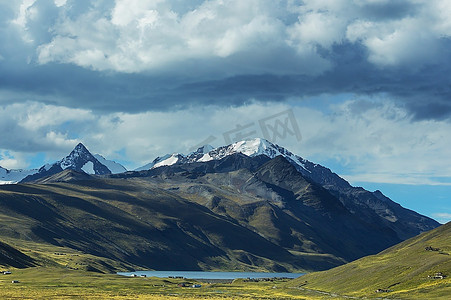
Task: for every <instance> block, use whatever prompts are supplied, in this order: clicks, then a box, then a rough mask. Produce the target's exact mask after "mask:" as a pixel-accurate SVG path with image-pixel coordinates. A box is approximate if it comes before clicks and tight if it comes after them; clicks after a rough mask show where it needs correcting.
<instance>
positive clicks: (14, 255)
mask: <svg viewBox="0 0 451 300" xmlns="http://www.w3.org/2000/svg"><path fill="white" fill-rule="evenodd" d="M35 265H36V263H35V261H34V260H33V258H31V257H29V256H28V255H26V254H24V253H22V252H21V251H20V250H18V249H16V248H14V247H12V246H11V245H8V244H6V243H4V242H2V241H0V266H2V267H14V268H26V267H33V266H35Z"/></svg>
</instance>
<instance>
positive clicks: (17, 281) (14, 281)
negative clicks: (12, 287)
mask: <svg viewBox="0 0 451 300" xmlns="http://www.w3.org/2000/svg"><path fill="white" fill-rule="evenodd" d="M19 282H20V281H19V280H13V281H11V283H19Z"/></svg>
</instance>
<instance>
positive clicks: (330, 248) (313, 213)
mask: <svg viewBox="0 0 451 300" xmlns="http://www.w3.org/2000/svg"><path fill="white" fill-rule="evenodd" d="M111 177H114V178H133V177H144V178H148V180H152V181H153V182H155V183H158V184H159V186H160V187H161V188H164V189H165V190H167V191H169V192H171V193H173V194H176V195H179V196H180V197H183V198H184V199H190V200H191V201H193V202H196V203H198V204H201V205H204V206H205V207H207V208H208V209H210V210H211V211H213V212H215V213H217V214H219V215H223V216H225V217H227V218H230V219H233V220H236V221H237V222H238V223H239V224H240V225H242V226H245V227H246V228H248V229H250V230H252V231H254V232H256V233H258V234H259V235H261V236H263V237H265V238H266V239H268V240H269V241H271V242H272V243H275V244H277V245H279V246H281V247H284V248H285V249H287V250H289V251H290V252H291V253H295V254H296V255H298V257H300V258H302V259H304V260H309V261H310V263H312V264H314V268H315V269H317V270H318V269H324V268H330V267H333V266H336V265H339V264H342V263H344V262H347V261H351V260H354V259H356V258H359V257H362V256H365V255H368V254H374V253H377V252H379V251H381V250H383V249H385V248H387V247H390V246H392V245H394V244H396V243H398V242H400V241H401V238H399V237H398V235H397V234H396V232H395V231H394V230H392V229H390V228H389V227H388V226H386V225H384V224H370V223H368V222H366V221H363V220H361V219H360V218H358V217H357V216H356V215H355V214H353V213H351V212H350V211H349V210H348V209H347V208H346V207H345V206H344V205H343V204H342V203H341V202H340V201H339V200H338V198H337V197H335V196H334V195H332V194H331V193H330V192H329V191H328V190H326V189H325V188H323V187H322V186H321V185H319V184H317V183H315V182H313V181H312V180H310V179H308V178H306V177H304V176H303V175H302V174H301V173H299V172H298V171H297V169H296V168H295V167H294V166H293V165H292V164H291V163H290V162H289V161H288V160H287V159H286V158H284V157H283V156H277V157H276V158H274V159H270V158H269V157H268V156H266V155H258V156H254V157H249V156H246V155H244V154H242V153H235V154H231V155H227V156H224V158H222V159H220V160H209V161H206V162H196V163H186V164H175V165H171V166H164V167H159V168H155V169H152V170H148V171H141V172H129V173H124V174H117V175H112V176H111Z"/></svg>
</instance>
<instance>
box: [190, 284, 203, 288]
mask: <svg viewBox="0 0 451 300" xmlns="http://www.w3.org/2000/svg"><path fill="white" fill-rule="evenodd" d="M192 287H193V288H200V287H202V285H200V284H193V285H192Z"/></svg>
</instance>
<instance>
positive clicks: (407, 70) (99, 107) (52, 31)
mask: <svg viewBox="0 0 451 300" xmlns="http://www.w3.org/2000/svg"><path fill="white" fill-rule="evenodd" d="M128 2H129V3H128ZM251 2H252V3H253V4H252V3H250V4H242V3H241V4H238V2H236V1H228V5H229V6H228V8H227V10H228V11H226V10H225V9H224V8H223V7H220V5H219V4H217V3H216V2H214V1H213V2H208V3H207V2H204V1H196V2H190V5H188V4H186V3H185V4H182V2H180V1H160V3H159V4H152V3H151V2H148V3H147V1H142V2H140V4H139V5H141V6H139V5H138V4H136V3H138V2H136V1H135V2H134V1H131V0H130V1H125V0H124V1H118V2H117V3H116V6H115V5H114V3H112V2H111V1H103V2H102V1H101V2H99V3H100V4H97V5H93V4H92V3H90V1H68V4H66V6H62V7H56V5H55V4H54V2H53V1H42V0H38V1H36V2H35V3H34V4H33V5H31V6H30V7H28V10H26V11H27V12H28V13H22V15H21V16H22V17H21V18H19V17H20V14H19V13H18V12H19V10H18V6H17V5H16V6H14V5H12V4H9V5H8V6H5V4H3V5H2V6H1V7H2V10H1V11H2V13H0V14H1V15H2V20H3V21H1V22H2V23H1V24H2V28H1V29H0V30H1V33H2V37H1V38H0V39H1V41H2V43H0V103H1V104H2V105H6V104H10V103H12V102H24V101H29V100H33V101H40V102H44V103H48V104H55V105H62V106H67V107H74V108H85V109H91V110H93V111H102V112H119V111H122V112H132V113H133V112H141V111H147V110H162V111H164V110H171V109H178V108H184V107H188V106H195V105H205V104H216V105H224V106H229V105H241V104H243V103H246V102H248V101H249V100H250V99H255V100H260V101H285V100H287V99H293V98H299V99H302V98H304V97H309V96H317V95H320V94H330V95H332V96H333V95H335V94H342V93H353V94H357V95H359V94H364V95H381V94H386V95H390V97H391V98H393V99H395V100H396V101H398V103H399V105H403V106H405V107H406V108H407V109H408V110H409V111H410V112H411V114H412V116H413V118H414V119H417V120H419V119H446V118H449V117H450V116H451V100H450V99H451V79H450V76H449V74H451V55H450V52H449V49H451V40H450V32H449V27H447V26H449V25H447V23H446V22H445V21H443V22H442V23H440V13H441V12H440V10H442V11H443V7H444V8H445V12H446V9H448V8H449V5H446V2H440V1H432V2H431V4H430V5H428V4H427V3H425V4H422V5H418V4H416V3H413V2H410V1H398V2H390V1H388V2H387V1H378V2H374V1H356V2H355V3H357V4H355V3H354V2H353V3H352V5H351V4H350V5H340V4H337V3H338V2H336V3H335V4H330V6H321V5H323V4H317V3H315V1H305V3H304V6H300V7H291V6H293V5H292V4H291V6H290V4H289V2H284V1H282V2H280V3H279V4H274V3H273V2H271V1H257V2H255V3H254V2H253V1H251ZM121 3H122V5H124V6H123V7H127V6H126V5H127V4H128V7H131V8H130V11H127V12H123V7H122V8H121V9H122V10H121V11H120V13H118V12H117V8H118V7H119V5H120V4H121ZM143 3H144V4H143ZM146 3H147V4H146ZM350 3H351V2H350ZM443 3H445V4H443ZM69 4H70V6H69ZM132 4H133V5H132ZM240 5H241V6H243V7H241V6H240ZM247 5H248V6H247ZM252 5H254V7H255V12H254V13H255V14H252V12H248V11H247V10H245V9H247V8H249V7H251V6H252ZM115 9H116V10H115ZM165 9H166V10H167V9H172V10H173V11H175V12H177V13H178V18H179V19H178V21H177V23H173V21H172V19H171V18H172V17H171V15H170V14H169V15H165V14H164V13H165ZM194 9H196V10H194ZM274 11H275V12H274ZM431 11H433V12H434V13H436V14H438V15H437V16H435V17H436V19H434V20H432V18H433V17H434V15H433V14H432V13H431ZM238 12H239V13H240V14H241V15H239V14H238ZM209 14H212V15H214V16H215V19H211V18H210V17H208V16H209ZM220 14H223V15H224V17H222V15H220ZM265 14H266V15H265ZM353 14H355V16H354V15H353ZM262 15H263V16H264V18H262ZM295 15H297V18H293V16H295ZM7 16H8V17H7ZM3 17H4V18H3ZM14 19H15V20H16V21H15V23H14V24H13V23H12V20H14ZM5 20H9V21H8V22H7V21H5ZM137 20H138V21H139V22H138V21H137ZM199 20H201V21H202V22H204V23H205V22H206V23H205V25H203V26H201V27H199V26H198V23H199V22H201V21H199ZM221 21H223V23H225V24H226V25H224V26H226V27H224V28H223V27H221V26H222V25H221V24H222V23H221ZM89 22H93V23H92V24H89ZM155 22H159V23H155ZM324 22H332V23H326V25H327V26H329V28H330V29H331V31H330V32H329V31H322V32H319V33H318V34H317V35H316V36H312V35H310V33H311V32H312V30H314V29H315V28H321V26H322V25H324V24H325V23H324ZM86 24H89V26H88V25H86ZM199 24H200V23H199ZM218 24H219V25H218ZM157 25H158V26H159V27H158V28H159V31H158V32H157V31H154V30H153V29H152V28H153V27H155V26H157ZM84 26H86V27H84ZM140 26H141V27H140ZM146 26H147V27H146ZM152 26H153V27H152ZM196 26H197V27H196ZM422 26H423V28H427V27H428V26H430V27H431V28H432V29H429V28H428V29H427V30H424V32H420V33H421V37H417V35H418V34H419V33H418V32H416V30H417V29H418V28H421V27H422ZM143 28H145V30H144V29H143ZM186 28H189V30H188V29H186ZM336 28H339V29H336ZM335 29H336V30H335ZM334 30H335V31H334ZM180 31H183V32H180ZM109 34H111V36H109ZM133 43H135V44H136V45H135V46H134V47H131V46H130V45H132V44H133ZM425 43H430V45H425ZM409 45H414V46H416V47H410V48H409ZM127 47H130V48H127ZM183 47H187V48H186V49H184V48H183ZM428 47H429V48H430V49H431V51H429V50H428V49H429V48H428ZM124 49H125V50H124ZM148 56H150V57H153V56H158V57H159V59H158V60H154V59H149V57H148Z"/></svg>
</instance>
